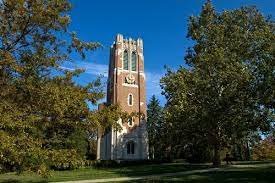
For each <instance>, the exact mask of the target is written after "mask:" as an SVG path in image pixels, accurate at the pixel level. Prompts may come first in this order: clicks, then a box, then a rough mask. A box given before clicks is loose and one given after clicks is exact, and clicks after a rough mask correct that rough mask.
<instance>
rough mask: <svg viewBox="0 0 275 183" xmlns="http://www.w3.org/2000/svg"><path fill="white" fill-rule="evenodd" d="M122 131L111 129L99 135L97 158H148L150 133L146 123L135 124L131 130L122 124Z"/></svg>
mask: <svg viewBox="0 0 275 183" xmlns="http://www.w3.org/2000/svg"><path fill="white" fill-rule="evenodd" d="M119 124H120V125H121V127H122V130H121V131H115V130H114V129H111V130H110V131H109V132H108V133H106V134H104V135H101V134H99V136H98V142H97V143H98V144H97V159H98V160H122V161H124V160H125V161H131V160H147V159H149V152H148V134H147V129H146V123H145V121H144V122H141V123H140V125H139V126H134V127H133V128H132V129H131V130H130V131H129V130H128V131H127V129H126V127H125V126H123V125H122V122H121V120H119Z"/></svg>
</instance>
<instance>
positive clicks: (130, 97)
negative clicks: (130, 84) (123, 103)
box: [128, 94, 133, 105]
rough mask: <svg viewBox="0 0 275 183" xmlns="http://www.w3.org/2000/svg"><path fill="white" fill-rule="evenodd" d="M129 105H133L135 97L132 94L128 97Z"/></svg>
mask: <svg viewBox="0 0 275 183" xmlns="http://www.w3.org/2000/svg"><path fill="white" fill-rule="evenodd" d="M128 105H133V95H132V94H129V95H128Z"/></svg>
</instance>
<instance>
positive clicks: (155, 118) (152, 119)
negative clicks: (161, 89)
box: [147, 95, 167, 159]
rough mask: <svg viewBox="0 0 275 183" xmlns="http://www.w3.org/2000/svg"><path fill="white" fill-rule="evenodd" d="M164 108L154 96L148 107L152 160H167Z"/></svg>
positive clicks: (148, 128)
mask: <svg viewBox="0 0 275 183" xmlns="http://www.w3.org/2000/svg"><path fill="white" fill-rule="evenodd" d="M165 124H166V123H165V121H164V113H163V108H162V107H161V106H160V104H159V100H158V99H157V98H156V96H155V95H153V96H152V98H151V100H150V102H149V104H148V105H147V130H148V138H149V154H150V159H163V158H165V154H164V152H165V148H166V147H167V144H166V141H165V138H166V128H165Z"/></svg>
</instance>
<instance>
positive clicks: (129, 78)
mask: <svg viewBox="0 0 275 183" xmlns="http://www.w3.org/2000/svg"><path fill="white" fill-rule="evenodd" d="M126 81H127V83H128V84H134V83H135V76H133V75H132V74H128V75H127V76H126Z"/></svg>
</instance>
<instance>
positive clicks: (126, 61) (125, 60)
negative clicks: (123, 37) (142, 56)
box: [123, 50, 129, 70]
mask: <svg viewBox="0 0 275 183" xmlns="http://www.w3.org/2000/svg"><path fill="white" fill-rule="evenodd" d="M123 69H124V70H128V69H129V59H128V51H127V50H125V51H124V52H123Z"/></svg>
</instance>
